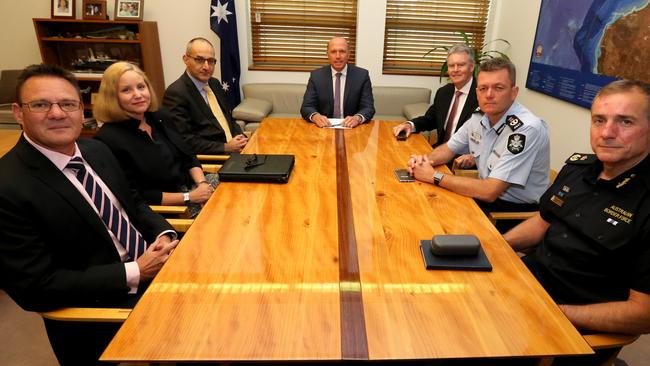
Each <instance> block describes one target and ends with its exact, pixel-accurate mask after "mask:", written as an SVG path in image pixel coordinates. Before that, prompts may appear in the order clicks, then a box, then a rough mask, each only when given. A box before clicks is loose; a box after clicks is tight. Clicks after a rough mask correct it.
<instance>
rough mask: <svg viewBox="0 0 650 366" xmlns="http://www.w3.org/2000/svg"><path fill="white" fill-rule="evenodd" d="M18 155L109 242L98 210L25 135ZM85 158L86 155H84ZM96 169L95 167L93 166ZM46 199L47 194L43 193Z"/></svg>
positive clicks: (40, 178)
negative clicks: (96, 210)
mask: <svg viewBox="0 0 650 366" xmlns="http://www.w3.org/2000/svg"><path fill="white" fill-rule="evenodd" d="M18 147H19V149H18V151H17V154H18V157H19V158H20V159H21V160H22V161H23V162H24V163H25V165H26V166H27V167H29V168H30V169H31V170H32V171H33V176H34V177H35V178H36V179H38V180H40V181H42V182H43V183H44V184H45V185H46V186H49V187H50V188H51V189H52V192H53V193H55V194H57V195H59V196H61V197H62V198H63V199H64V200H65V201H67V202H68V203H69V204H70V206H71V208H72V209H74V210H75V211H77V212H78V213H79V216H81V217H82V218H83V219H84V220H86V221H87V222H88V224H90V226H91V227H92V228H93V229H94V230H95V231H97V232H99V233H101V235H102V236H104V238H105V239H106V240H108V241H109V242H112V241H111V239H110V236H109V235H108V231H107V229H106V227H105V225H104V223H103V222H102V221H101V219H100V218H99V216H98V215H97V212H95V210H94V209H93V208H92V207H91V206H90V203H88V202H87V201H86V200H85V199H84V197H83V196H82V195H81V193H79V191H78V190H77V189H76V188H75V186H74V185H72V183H70V181H69V180H68V178H67V177H66V176H65V175H64V174H63V172H61V171H60V170H59V169H58V168H57V167H56V166H55V165H54V164H53V163H52V162H51V161H50V160H49V159H48V158H46V157H45V156H44V155H43V154H41V153H40V152H39V151H38V150H36V149H35V148H34V147H33V146H31V145H30V144H29V143H28V142H27V140H25V139H24V137H21V138H20V140H19V142H18ZM84 158H85V156H84ZM93 169H94V167H93ZM43 197H44V199H46V197H47V196H46V195H45V194H43Z"/></svg>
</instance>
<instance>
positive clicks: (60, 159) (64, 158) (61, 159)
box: [23, 133, 83, 171]
mask: <svg viewBox="0 0 650 366" xmlns="http://www.w3.org/2000/svg"><path fill="white" fill-rule="evenodd" d="M23 136H25V140H27V142H29V144H30V145H32V146H34V148H35V149H36V150H38V151H39V152H40V153H41V154H43V155H45V157H46V158H48V159H49V160H50V161H51V162H52V163H53V164H54V165H55V166H56V167H57V168H59V170H61V171H63V169H65V167H66V165H68V163H69V162H70V160H72V158H74V157H80V158H82V159H83V157H82V156H81V152H79V147H78V146H77V143H76V142H75V143H74V155H72V156H68V155H66V154H61V153H60V152H56V151H52V150H50V149H47V148H45V147H43V146H40V145H38V144H36V143H35V142H34V141H32V140H31V139H30V138H29V137H28V136H27V134H25V133H23Z"/></svg>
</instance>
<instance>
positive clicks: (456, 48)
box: [447, 43, 476, 63]
mask: <svg viewBox="0 0 650 366" xmlns="http://www.w3.org/2000/svg"><path fill="white" fill-rule="evenodd" d="M455 53H466V54H467V56H469V59H470V61H472V63H474V62H476V61H475V60H474V50H472V49H471V48H469V46H468V45H466V44H462V43H458V44H455V45H453V46H451V48H450V49H449V52H447V58H449V56H451V55H453V54H455Z"/></svg>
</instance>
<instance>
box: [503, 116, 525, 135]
mask: <svg viewBox="0 0 650 366" xmlns="http://www.w3.org/2000/svg"><path fill="white" fill-rule="evenodd" d="M506 123H507V124H508V127H510V129H512V130H513V131H517V129H518V128H519V127H521V126H523V125H524V123H523V122H521V120H520V119H519V117H517V116H515V115H514V114H511V115H509V116H508V117H506Z"/></svg>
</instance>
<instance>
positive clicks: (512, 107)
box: [481, 101, 519, 131]
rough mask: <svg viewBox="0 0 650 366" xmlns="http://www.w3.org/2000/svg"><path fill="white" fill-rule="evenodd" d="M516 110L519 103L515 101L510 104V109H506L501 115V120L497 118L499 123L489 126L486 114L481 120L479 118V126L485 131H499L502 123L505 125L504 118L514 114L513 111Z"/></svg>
mask: <svg viewBox="0 0 650 366" xmlns="http://www.w3.org/2000/svg"><path fill="white" fill-rule="evenodd" d="M517 109H519V102H517V101H514V102H512V104H511V105H510V108H508V109H507V110H506V112H505V113H504V114H503V116H501V118H499V122H497V123H495V124H494V126H490V119H489V118H488V116H487V114H484V115H483V118H481V125H482V126H483V128H485V129H493V130H495V131H499V128H501V126H502V125H503V124H504V123H506V117H508V116H510V115H512V114H516V113H514V112H513V111H515V110H517Z"/></svg>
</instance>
